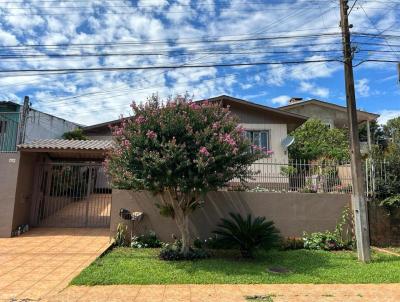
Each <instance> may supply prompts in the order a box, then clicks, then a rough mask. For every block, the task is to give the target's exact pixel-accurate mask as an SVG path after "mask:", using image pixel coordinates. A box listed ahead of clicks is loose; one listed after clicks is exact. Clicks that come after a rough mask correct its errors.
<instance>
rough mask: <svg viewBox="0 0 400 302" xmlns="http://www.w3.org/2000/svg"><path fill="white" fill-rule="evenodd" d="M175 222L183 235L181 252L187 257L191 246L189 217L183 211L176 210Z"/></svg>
mask: <svg viewBox="0 0 400 302" xmlns="http://www.w3.org/2000/svg"><path fill="white" fill-rule="evenodd" d="M174 212H175V222H176V225H177V226H178V229H179V232H180V233H181V240H182V248H181V252H182V254H183V255H184V256H187V255H188V253H189V250H190V246H191V240H190V230H189V217H188V215H186V214H185V213H184V212H183V211H182V209H180V208H178V209H174Z"/></svg>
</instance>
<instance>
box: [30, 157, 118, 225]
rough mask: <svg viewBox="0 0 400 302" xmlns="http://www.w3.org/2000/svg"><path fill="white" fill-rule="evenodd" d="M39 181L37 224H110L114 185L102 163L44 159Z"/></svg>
mask: <svg viewBox="0 0 400 302" xmlns="http://www.w3.org/2000/svg"><path fill="white" fill-rule="evenodd" d="M36 181H37V182H36V186H35V189H36V191H35V192H34V201H33V202H34V207H33V211H32V218H31V221H32V224H33V225H34V226H39V227H103V228H106V227H109V226H110V214H111V187H110V184H109V182H108V179H107V175H106V174H105V171H104V168H103V166H102V164H101V163H98V162H74V163H71V162H48V163H44V164H41V165H40V166H39V169H38V175H37V179H36Z"/></svg>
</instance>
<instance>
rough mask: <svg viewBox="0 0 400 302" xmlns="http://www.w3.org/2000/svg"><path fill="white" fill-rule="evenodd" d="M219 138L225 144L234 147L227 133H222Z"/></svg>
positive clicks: (234, 144)
mask: <svg viewBox="0 0 400 302" xmlns="http://www.w3.org/2000/svg"><path fill="white" fill-rule="evenodd" d="M219 138H220V140H221V141H222V142H225V143H227V144H229V145H231V146H233V147H235V146H236V141H235V140H234V138H233V137H232V136H231V135H230V134H229V133H224V134H222V135H220V137H219Z"/></svg>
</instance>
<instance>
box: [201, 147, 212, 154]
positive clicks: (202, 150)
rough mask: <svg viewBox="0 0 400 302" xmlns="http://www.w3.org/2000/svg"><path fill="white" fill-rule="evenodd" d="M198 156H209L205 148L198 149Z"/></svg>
mask: <svg viewBox="0 0 400 302" xmlns="http://www.w3.org/2000/svg"><path fill="white" fill-rule="evenodd" d="M200 154H202V155H204V156H210V152H208V150H207V148H206V147H204V146H202V147H200Z"/></svg>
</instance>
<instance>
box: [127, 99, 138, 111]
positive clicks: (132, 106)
mask: <svg viewBox="0 0 400 302" xmlns="http://www.w3.org/2000/svg"><path fill="white" fill-rule="evenodd" d="M129 106H130V107H131V108H132V110H136V109H137V108H138V106H137V105H136V102H135V101H132V103H131V104H130V105H129Z"/></svg>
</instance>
